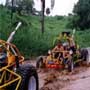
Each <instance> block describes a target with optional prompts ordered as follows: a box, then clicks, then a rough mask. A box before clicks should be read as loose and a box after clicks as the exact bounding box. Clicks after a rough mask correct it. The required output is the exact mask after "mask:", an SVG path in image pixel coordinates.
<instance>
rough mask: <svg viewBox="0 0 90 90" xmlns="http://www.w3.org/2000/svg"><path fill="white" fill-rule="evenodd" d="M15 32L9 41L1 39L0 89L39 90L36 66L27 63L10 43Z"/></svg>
mask: <svg viewBox="0 0 90 90" xmlns="http://www.w3.org/2000/svg"><path fill="white" fill-rule="evenodd" d="M18 27H19V26H18ZM18 27H17V28H16V29H15V30H17V29H18ZM14 34H15V32H13V33H12V34H11V35H10V37H9V39H8V40H7V41H4V40H0V90H39V86H38V84H39V83H38V75H37V72H36V68H35V67H34V66H32V65H31V64H25V63H24V57H23V56H22V55H21V54H20V52H19V50H18V49H17V47H16V46H15V45H13V44H11V43H10V41H11V40H12V37H13V35H14Z"/></svg>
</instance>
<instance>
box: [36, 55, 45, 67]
mask: <svg viewBox="0 0 90 90" xmlns="http://www.w3.org/2000/svg"><path fill="white" fill-rule="evenodd" d="M43 66H44V63H43V56H39V57H38V58H37V61H36V67H37V68H42V67H43Z"/></svg>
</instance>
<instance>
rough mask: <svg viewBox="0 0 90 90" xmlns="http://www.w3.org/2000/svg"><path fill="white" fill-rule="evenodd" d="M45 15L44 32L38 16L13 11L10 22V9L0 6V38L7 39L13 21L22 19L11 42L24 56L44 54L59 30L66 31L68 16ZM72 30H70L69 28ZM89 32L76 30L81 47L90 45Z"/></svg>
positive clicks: (13, 26)
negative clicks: (22, 14) (23, 14)
mask: <svg viewBox="0 0 90 90" xmlns="http://www.w3.org/2000/svg"><path fill="white" fill-rule="evenodd" d="M57 18H58V17H57V16H56V17H45V32H44V34H43V35H42V33H41V24H40V17H39V16H19V15H17V13H14V17H13V20H12V24H11V16H10V11H9V10H7V9H6V8H3V7H2V8H0V38H1V39H4V40H7V38H8V36H9V34H10V33H11V32H12V31H13V30H14V28H15V26H16V24H14V23H15V22H18V21H22V22H23V24H22V26H21V28H20V29H19V30H18V31H17V33H16V35H15V37H14V40H13V43H14V44H15V45H16V46H17V47H18V48H19V50H20V51H21V53H22V54H23V55H25V56H26V57H30V56H37V55H41V54H43V55H44V54H46V53H47V51H48V50H49V49H52V48H53V47H54V46H53V40H54V39H55V38H56V37H57V36H58V35H59V33H60V32H62V31H66V30H68V29H66V25H67V23H68V17H66V16H64V17H62V18H61V17H59V19H57ZM71 32H72V30H71ZM89 37H90V33H89V31H88V30H87V31H86V32H83V31H77V32H76V34H75V38H76V40H77V42H78V43H79V44H80V46H81V47H87V46H89V45H90V42H89V41H90V40H89Z"/></svg>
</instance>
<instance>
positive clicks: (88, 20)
mask: <svg viewBox="0 0 90 90" xmlns="http://www.w3.org/2000/svg"><path fill="white" fill-rule="evenodd" d="M73 12H74V16H78V17H79V18H78V19H77V20H76V19H75V24H76V23H78V24H77V27H79V28H80V29H88V28H90V0H79V1H78V3H77V4H76V5H75V6H74V10H73ZM74 18H75V17H74Z"/></svg>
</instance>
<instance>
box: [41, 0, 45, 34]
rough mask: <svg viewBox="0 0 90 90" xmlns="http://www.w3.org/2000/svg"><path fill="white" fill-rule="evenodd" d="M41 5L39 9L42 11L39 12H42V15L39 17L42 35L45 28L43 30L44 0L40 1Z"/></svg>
mask: <svg viewBox="0 0 90 90" xmlns="http://www.w3.org/2000/svg"><path fill="white" fill-rule="evenodd" d="M41 4H42V6H41V9H42V10H41V12H42V13H41V14H42V15H41V31H42V34H43V33H44V29H45V28H44V21H45V20H44V17H45V16H44V12H45V0H41Z"/></svg>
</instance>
